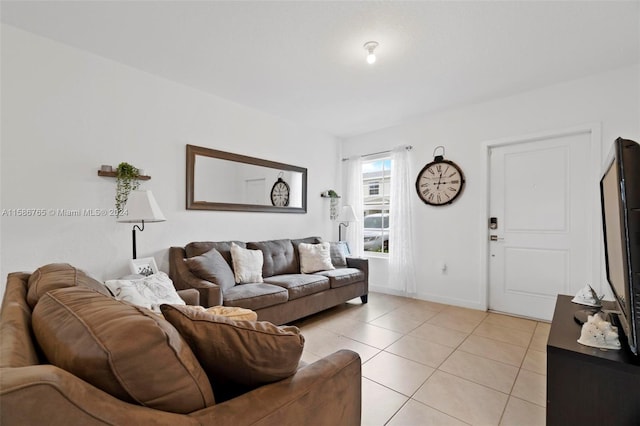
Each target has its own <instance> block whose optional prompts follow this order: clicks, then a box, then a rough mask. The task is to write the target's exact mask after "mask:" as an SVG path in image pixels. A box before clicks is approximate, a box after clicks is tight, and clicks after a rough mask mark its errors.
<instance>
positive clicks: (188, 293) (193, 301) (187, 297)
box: [177, 288, 200, 306]
mask: <svg viewBox="0 0 640 426" xmlns="http://www.w3.org/2000/svg"><path fill="white" fill-rule="evenodd" d="M177 292H178V296H180V298H181V299H182V300H184V303H186V304H187V305H191V306H198V305H199V304H200V292H199V291H198V290H196V289H195V288H186V289H184V290H177Z"/></svg>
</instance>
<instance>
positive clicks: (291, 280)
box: [265, 274, 330, 300]
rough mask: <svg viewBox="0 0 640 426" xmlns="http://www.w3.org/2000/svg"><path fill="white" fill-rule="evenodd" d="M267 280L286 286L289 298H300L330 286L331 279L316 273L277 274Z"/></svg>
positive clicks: (267, 281)
mask: <svg viewBox="0 0 640 426" xmlns="http://www.w3.org/2000/svg"><path fill="white" fill-rule="evenodd" d="M265 282H266V283H269V284H274V285H277V286H279V287H283V288H286V289H287V291H288V292H289V300H294V299H299V298H300V297H304V296H308V295H310V294H314V293H319V292H321V291H324V290H329V288H330V285H329V280H328V279H327V278H326V277H323V276H321V275H315V274H314V275H311V274H289V275H276V276H275V277H269V278H267V279H266V280H265Z"/></svg>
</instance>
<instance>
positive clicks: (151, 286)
mask: <svg viewBox="0 0 640 426" xmlns="http://www.w3.org/2000/svg"><path fill="white" fill-rule="evenodd" d="M105 285H106V286H107V288H108V289H109V290H111V293H112V294H113V296H114V297H115V298H116V300H124V301H126V302H129V303H131V304H134V305H137V306H142V307H143V308H147V309H151V310H152V311H154V312H155V313H158V314H159V313H160V305H161V304H163V303H169V304H176V305H184V304H185V303H184V300H182V299H181V298H180V296H178V292H176V289H175V287H174V286H173V281H171V278H169V276H168V275H167V274H165V273H164V272H158V273H156V274H151V275H149V276H148V277H145V276H143V275H141V276H140V278H132V279H119V280H108V281H107V282H105Z"/></svg>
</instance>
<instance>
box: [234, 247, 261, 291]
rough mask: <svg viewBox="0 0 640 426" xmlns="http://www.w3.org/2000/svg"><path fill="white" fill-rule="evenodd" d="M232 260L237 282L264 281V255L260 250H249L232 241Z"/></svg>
mask: <svg viewBox="0 0 640 426" xmlns="http://www.w3.org/2000/svg"><path fill="white" fill-rule="evenodd" d="M231 260H232V261H233V273H234V274H235V278H236V284H246V283H261V282H262V263H263V257H262V252H261V251H260V250H249V249H246V248H242V247H240V246H239V245H237V244H235V243H231Z"/></svg>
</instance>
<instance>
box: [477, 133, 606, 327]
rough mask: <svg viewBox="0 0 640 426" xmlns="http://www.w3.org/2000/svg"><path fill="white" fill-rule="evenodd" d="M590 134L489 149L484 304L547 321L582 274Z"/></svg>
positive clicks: (585, 273) (585, 275) (585, 271)
mask: <svg viewBox="0 0 640 426" xmlns="http://www.w3.org/2000/svg"><path fill="white" fill-rule="evenodd" d="M589 153H590V133H588V132H585V133H581V134H574V135H568V136H555V137H549V138H546V139H541V140H536V141H534V142H524V143H514V144H511V145H505V146H500V147H494V148H491V150H490V155H491V161H490V171H489V186H490V189H489V191H490V193H489V205H490V207H489V210H490V216H491V217H497V218H498V228H497V229H496V230H492V231H491V232H490V235H494V236H495V237H494V238H497V240H496V241H491V242H489V251H488V252H489V268H488V269H489V308H490V309H492V310H496V311H501V312H507V313H512V314H516V315H522V316H527V317H533V318H540V319H545V320H550V319H551V316H552V314H553V307H554V305H555V299H556V296H557V294H574V293H575V292H577V291H578V290H579V289H580V288H582V287H583V286H584V285H585V284H586V283H587V282H588V280H589V277H590V267H589V258H588V256H589V244H590V241H591V240H590V236H591V232H590V217H591V213H589V212H588V210H587V209H588V208H590V206H589V197H590V194H593V191H594V190H595V189H594V188H591V186H592V185H591V181H590V179H589V175H590V174H589V168H588V160H589Z"/></svg>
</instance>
